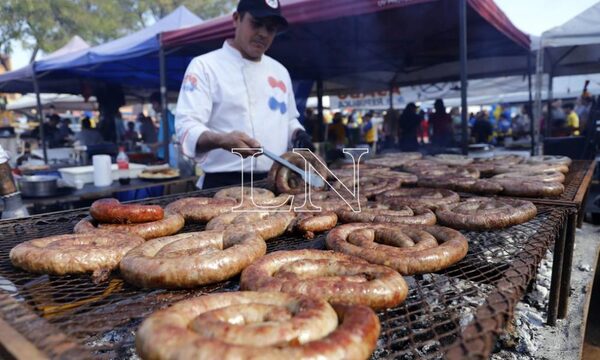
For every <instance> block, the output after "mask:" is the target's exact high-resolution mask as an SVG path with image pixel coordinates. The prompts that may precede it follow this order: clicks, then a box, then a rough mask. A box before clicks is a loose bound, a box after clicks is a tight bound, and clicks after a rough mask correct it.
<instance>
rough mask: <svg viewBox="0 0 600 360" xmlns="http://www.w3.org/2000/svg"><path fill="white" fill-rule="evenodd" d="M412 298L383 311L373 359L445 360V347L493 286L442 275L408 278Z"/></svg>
mask: <svg viewBox="0 0 600 360" xmlns="http://www.w3.org/2000/svg"><path fill="white" fill-rule="evenodd" d="M405 280H406V281H407V283H408V288H409V296H408V298H407V299H406V301H405V303H404V304H403V305H401V306H400V307H398V308H395V309H391V310H387V311H383V312H381V313H380V314H379V318H380V320H381V326H382V329H381V336H380V338H379V340H378V342H377V349H376V350H375V352H374V353H373V355H372V359H374V360H379V359H391V358H393V359H406V360H410V359H425V358H426V359H438V358H439V359H441V358H443V351H444V348H445V347H447V346H449V345H450V344H451V343H452V342H453V341H454V340H455V339H456V336H457V335H458V334H459V333H460V332H461V331H462V330H463V329H464V327H466V326H467V325H468V324H469V323H470V322H471V321H472V320H473V317H474V313H475V310H476V309H477V308H478V307H479V306H481V305H482V304H483V303H484V302H485V298H486V297H487V296H488V295H489V293H490V292H491V291H492V290H493V289H494V287H493V286H491V285H488V284H483V283H477V282H474V281H469V280H464V279H459V278H455V277H449V276H445V275H442V274H424V275H419V276H414V277H413V276H410V277H408V276H407V277H405Z"/></svg>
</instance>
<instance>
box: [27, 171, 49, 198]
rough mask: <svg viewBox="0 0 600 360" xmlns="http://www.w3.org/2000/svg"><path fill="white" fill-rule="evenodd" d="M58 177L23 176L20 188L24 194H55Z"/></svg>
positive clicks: (32, 195) (31, 195) (34, 195)
mask: <svg viewBox="0 0 600 360" xmlns="http://www.w3.org/2000/svg"><path fill="white" fill-rule="evenodd" d="M57 181H58V177H56V176H51V175H32V176H23V177H21V178H20V179H19V188H20V189H21V193H22V194H23V196H29V197H42V196H54V195H56V193H57V189H58V184H57Z"/></svg>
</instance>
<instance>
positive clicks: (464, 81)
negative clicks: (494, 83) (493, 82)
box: [458, 0, 469, 155]
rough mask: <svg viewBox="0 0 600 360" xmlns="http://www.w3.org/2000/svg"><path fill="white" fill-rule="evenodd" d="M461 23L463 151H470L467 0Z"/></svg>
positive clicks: (463, 3) (463, 1) (461, 8)
mask: <svg viewBox="0 0 600 360" xmlns="http://www.w3.org/2000/svg"><path fill="white" fill-rule="evenodd" d="M458 6H459V11H458V13H459V23H460V35H459V39H460V40H459V42H460V105H461V120H462V121H461V129H462V153H463V155H467V154H468V153H469V132H468V123H467V110H468V109H467V0H460V2H459V5H458Z"/></svg>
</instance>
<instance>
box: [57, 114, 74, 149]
mask: <svg viewBox="0 0 600 360" xmlns="http://www.w3.org/2000/svg"><path fill="white" fill-rule="evenodd" d="M70 125H71V120H69V119H67V118H65V119H62V120H61V121H60V125H59V126H58V134H57V141H58V142H60V143H61V145H63V146H64V145H66V144H68V142H69V139H70V138H71V136H73V130H71V128H70ZM71 139H72V138H71Z"/></svg>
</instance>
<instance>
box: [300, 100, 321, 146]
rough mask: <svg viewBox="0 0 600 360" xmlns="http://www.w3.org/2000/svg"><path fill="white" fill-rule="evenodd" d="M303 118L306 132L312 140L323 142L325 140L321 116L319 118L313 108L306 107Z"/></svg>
mask: <svg viewBox="0 0 600 360" xmlns="http://www.w3.org/2000/svg"><path fill="white" fill-rule="evenodd" d="M304 119H305V120H304V121H305V124H306V125H305V128H306V132H307V133H308V134H309V135H310V136H311V137H312V138H313V141H315V142H323V141H324V140H325V139H324V137H325V124H324V123H323V119H322V118H321V119H319V114H316V113H315V111H314V109H311V108H306V110H305V112H304Z"/></svg>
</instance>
